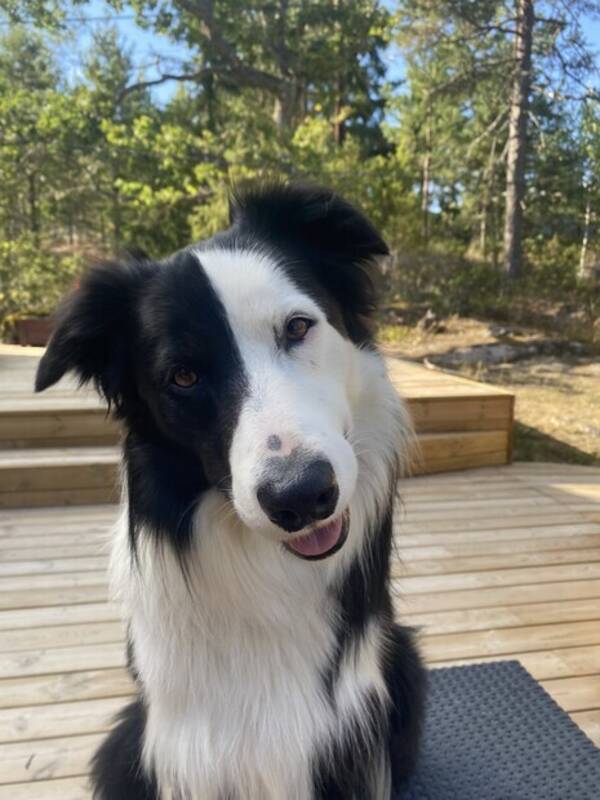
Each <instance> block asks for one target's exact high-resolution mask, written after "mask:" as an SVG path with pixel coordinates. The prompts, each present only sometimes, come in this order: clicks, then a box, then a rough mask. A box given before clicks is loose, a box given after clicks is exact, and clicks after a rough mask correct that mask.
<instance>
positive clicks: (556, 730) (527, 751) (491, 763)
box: [392, 661, 600, 800]
mask: <svg viewBox="0 0 600 800" xmlns="http://www.w3.org/2000/svg"><path fill="white" fill-rule="evenodd" d="M427 705H428V708H427V716H426V723H425V737H424V743H423V750H422V753H421V757H420V761H419V766H418V769H417V772H416V774H415V775H414V777H413V779H412V781H411V782H410V784H409V786H408V787H407V788H406V790H405V791H404V792H403V793H401V794H398V795H396V796H395V798H392V800H600V750H599V749H598V748H596V747H595V746H594V745H593V744H592V742H591V741H590V740H589V739H588V738H587V737H586V736H585V734H584V733H583V732H582V731H581V730H580V729H579V728H578V727H577V726H576V725H575V723H574V722H572V721H571V719H570V718H569V717H568V715H567V714H566V713H565V712H564V711H563V710H562V709H561V708H559V706H558V705H557V704H556V703H555V702H554V700H552V698H551V697H550V696H549V695H548V694H547V693H546V692H545V691H544V689H542V687H541V686H540V685H539V684H538V683H537V682H536V681H535V680H534V679H533V678H532V677H531V675H530V674H529V673H528V672H527V671H526V670H525V669H524V668H523V667H522V666H521V665H520V664H519V663H518V662H517V661H503V662H497V663H492V664H476V665H474V666H468V667H450V668H448V669H437V670H432V671H431V672H430V684H429V697H428V704H427Z"/></svg>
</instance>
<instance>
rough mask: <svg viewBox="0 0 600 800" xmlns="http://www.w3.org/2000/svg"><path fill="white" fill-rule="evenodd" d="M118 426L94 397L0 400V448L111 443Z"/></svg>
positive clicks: (116, 438)
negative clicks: (47, 400)
mask: <svg viewBox="0 0 600 800" xmlns="http://www.w3.org/2000/svg"><path fill="white" fill-rule="evenodd" d="M118 440H119V426H118V424H117V422H116V421H115V420H114V419H112V418H111V417H110V415H109V414H108V411H107V409H106V406H104V405H103V404H101V403H100V402H99V401H97V400H95V398H90V397H81V398H80V397H78V396H77V395H74V396H73V397H64V398H53V399H52V401H51V402H45V403H40V402H37V400H36V399H19V400H13V401H11V402H7V401H6V400H4V401H0V448H40V447H72V446H79V445H111V444H116V443H117V442H118Z"/></svg>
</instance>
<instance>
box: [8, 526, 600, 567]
mask: <svg viewBox="0 0 600 800" xmlns="http://www.w3.org/2000/svg"><path fill="white" fill-rule="evenodd" d="M534 530H535V529H534ZM417 538H418V537H413V539H412V540H413V541H414V539H417ZM565 547H567V548H568V550H569V551H574V550H584V551H585V550H589V549H595V548H600V533H596V534H593V535H588V536H571V537H568V538H567V537H554V536H535V537H534V538H528V539H524V538H521V537H519V538H514V539H508V540H504V539H496V538H494V539H493V540H492V541H490V537H489V536H488V537H486V538H485V539H483V540H482V539H481V538H480V539H478V540H471V541H467V542H459V543H454V542H450V543H442V544H435V545H431V544H422V545H421V544H414V545H413V546H409V545H407V543H406V542H405V541H402V545H401V550H400V557H401V560H402V562H404V563H407V562H411V561H415V562H416V561H422V560H427V559H438V560H440V561H448V560H450V559H455V558H460V557H462V556H465V557H473V556H482V555H486V556H492V555H498V556H502V555H508V554H517V553H545V552H549V551H554V550H556V551H564V550H565ZM64 549H65V551H66V550H67V548H64ZM9 552H10V551H9Z"/></svg>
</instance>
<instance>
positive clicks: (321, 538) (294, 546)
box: [287, 516, 342, 557]
mask: <svg viewBox="0 0 600 800" xmlns="http://www.w3.org/2000/svg"><path fill="white" fill-rule="evenodd" d="M341 534H342V517H341V516H339V517H338V518H337V519H334V520H332V521H331V522H330V523H329V524H327V525H323V527H321V528H317V529H316V530H314V531H312V533H308V534H307V535H306V536H302V537H301V538H299V539H292V540H291V541H289V542H288V543H287V544H288V547H289V548H290V550H293V551H294V552H295V553H298V555H301V556H308V557H310V556H321V555H323V553H327V552H328V551H329V550H331V549H332V548H333V547H335V545H336V544H337V543H338V540H339V538H340V536H341Z"/></svg>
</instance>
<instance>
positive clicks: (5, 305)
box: [0, 237, 81, 336]
mask: <svg viewBox="0 0 600 800" xmlns="http://www.w3.org/2000/svg"><path fill="white" fill-rule="evenodd" d="M80 268H81V261H80V259H79V258H78V257H76V256H72V255H62V254H59V253H53V252H51V251H48V250H47V249H46V248H40V246H39V245H38V244H36V243H35V242H34V241H33V240H32V239H30V238H28V237H22V238H20V239H15V240H12V241H0V335H2V336H5V335H6V333H7V330H8V329H9V328H10V325H11V323H12V321H13V320H14V319H17V318H19V317H25V316H45V315H47V314H51V313H52V312H53V311H54V309H55V308H56V305H57V304H58V302H59V300H60V299H61V297H62V296H63V295H64V293H65V292H66V291H67V290H68V289H69V287H70V286H71V285H72V284H73V282H74V280H75V278H76V276H77V275H78V273H79V271H80Z"/></svg>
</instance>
